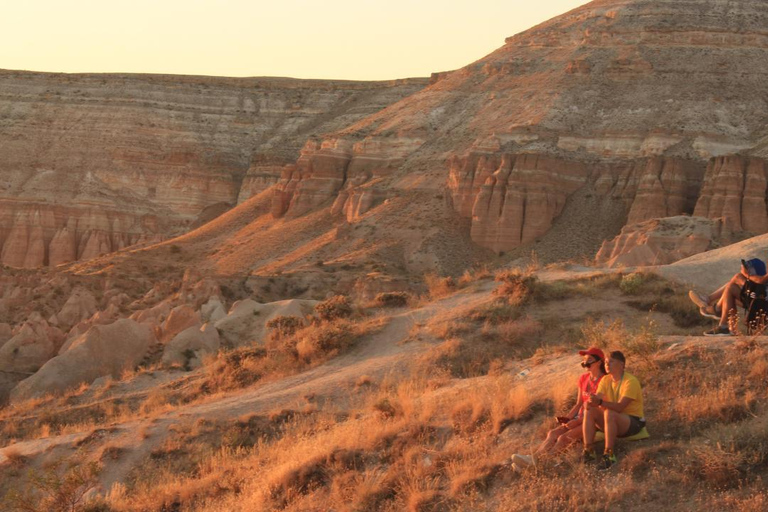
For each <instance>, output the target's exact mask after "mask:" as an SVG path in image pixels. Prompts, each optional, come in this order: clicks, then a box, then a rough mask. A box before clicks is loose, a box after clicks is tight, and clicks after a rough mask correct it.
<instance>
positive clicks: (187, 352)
mask: <svg viewBox="0 0 768 512" xmlns="http://www.w3.org/2000/svg"><path fill="white" fill-rule="evenodd" d="M219 344H220V340H219V332H218V331H217V330H216V328H215V327H214V326H213V325H211V324H208V323H207V324H204V325H203V326H202V327H201V326H199V325H198V326H193V327H190V328H188V329H186V330H184V331H182V332H180V333H179V334H178V335H177V336H176V337H174V338H173V339H172V340H171V341H170V342H168V344H167V345H166V346H165V350H163V359H162V360H163V364H165V365H168V366H171V365H181V366H186V367H189V368H198V367H199V366H201V365H202V361H203V357H205V356H206V355H207V354H215V353H216V352H217V351H218V350H219Z"/></svg>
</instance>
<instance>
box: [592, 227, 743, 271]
mask: <svg viewBox="0 0 768 512" xmlns="http://www.w3.org/2000/svg"><path fill="white" fill-rule="evenodd" d="M732 236H733V234H732V233H731V231H730V230H729V228H728V225H727V223H726V222H724V221H723V220H722V219H715V220H712V219H704V218H701V217H687V216H677V217H667V218H662V219H653V220H648V221H645V222H640V223H637V224H630V225H627V226H625V227H624V228H623V229H622V230H621V234H619V235H618V236H617V237H616V238H614V239H613V240H606V241H605V242H604V243H603V245H602V247H601V248H600V251H598V253H597V256H596V258H595V260H596V262H597V263H598V264H600V265H605V266H608V267H636V266H648V265H651V266H653V265H668V264H670V263H674V262H675V261H679V260H682V259H684V258H687V257H689V256H693V255H694V254H698V253H701V252H704V251H708V250H710V249H714V248H717V247H721V246H723V245H727V244H729V243H731V242H732Z"/></svg>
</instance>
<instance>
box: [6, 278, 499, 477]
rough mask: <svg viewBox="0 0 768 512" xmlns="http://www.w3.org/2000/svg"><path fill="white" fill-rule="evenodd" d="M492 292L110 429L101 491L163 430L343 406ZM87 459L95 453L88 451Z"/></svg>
mask: <svg viewBox="0 0 768 512" xmlns="http://www.w3.org/2000/svg"><path fill="white" fill-rule="evenodd" d="M495 286H496V284H495V283H494V282H492V281H483V282H480V283H477V284H475V285H473V286H470V287H469V288H467V289H464V290H460V291H459V292H457V293H455V294H453V295H451V296H449V297H445V298H443V299H440V300H437V301H435V302H432V303H430V304H427V305H425V306H423V307H421V308H418V309H415V310H409V309H398V310H392V315H391V317H390V320H389V322H388V323H387V324H386V325H385V326H384V327H383V328H382V329H381V330H380V331H378V332H375V333H373V334H371V335H370V336H368V337H366V338H365V339H363V340H362V341H361V342H360V343H359V344H358V345H357V347H355V348H354V349H352V350H351V351H350V352H348V353H346V354H344V355H342V356H339V357H337V358H335V359H333V360H331V361H329V362H327V363H325V364H323V365H320V366H318V367H316V368H312V369H310V370H307V371H305V372H303V373H300V374H297V375H292V376H289V377H286V378H284V379H281V380H278V381H274V382H269V383H266V384H264V385H261V386H258V387H255V388H250V389H246V390H240V391H236V392H233V393H230V394H227V395H225V396H223V397H222V398H221V399H218V400H215V401H208V402H203V403H198V404H190V405H185V406H180V407H178V408H177V409H175V410H173V411H170V412H167V413H164V414H161V415H159V416H156V417H153V418H145V419H140V420H135V421H130V422H126V423H122V424H115V425H111V426H110V427H109V429H110V430H111V431H110V432H108V433H106V434H103V435H102V436H101V439H100V443H102V444H106V443H109V444H110V445H113V446H120V447H123V448H124V449H125V452H124V453H123V454H122V455H121V456H120V458H119V459H118V460H116V461H111V460H105V461H103V463H104V468H103V471H102V473H101V476H100V479H101V485H102V489H104V490H108V489H110V488H111V486H112V485H113V484H114V483H116V482H121V481H124V480H125V478H126V477H127V475H128V474H129V472H130V471H131V470H132V469H133V468H135V467H138V466H139V465H140V464H141V462H142V461H143V460H144V459H145V458H146V457H148V456H149V455H150V453H151V452H152V450H154V449H155V448H157V447H159V446H160V445H161V444H162V443H163V442H164V441H165V439H166V438H167V436H168V435H169V432H170V430H169V427H170V426H171V425H173V424H177V423H180V422H189V421H195V420H196V419H198V418H216V419H217V420H222V419H234V418H238V417H240V416H243V415H246V414H254V413H256V414H263V413H267V412H270V411H272V410H275V409H279V408H291V407H295V406H298V405H301V404H305V403H306V401H305V400H304V397H305V396H307V395H310V394H312V395H314V396H315V397H316V399H322V400H324V401H326V403H327V402H333V401H337V400H343V399H345V398H346V396H348V394H349V391H350V390H351V389H353V388H354V386H355V383H356V382H357V380H358V379H359V378H360V377H361V376H364V375H367V376H369V377H370V378H371V379H372V380H374V381H380V380H381V379H382V378H384V377H386V376H388V375H397V374H398V373H400V372H403V371H405V370H406V369H407V368H408V365H407V364H406V363H407V362H408V361H411V360H413V358H414V357H415V356H416V355H417V354H419V353H423V352H424V351H425V350H427V349H429V347H430V346H432V344H433V342H434V340H430V339H425V338H423V337H422V339H420V340H409V338H410V335H411V334H410V333H411V330H412V328H413V326H414V325H417V324H422V323H424V322H426V321H427V320H429V319H430V318H432V317H433V316H435V315H437V314H440V313H443V312H445V311H448V310H452V309H454V308H457V307H461V308H466V307H472V306H473V305H479V304H482V303H483V302H487V301H488V300H491V298H492V296H491V295H490V294H489V292H490V291H491V290H492V289H493V288H494V287H495ZM89 434H90V431H89V432H82V433H74V434H68V435H64V436H56V437H51V438H48V439H37V440H31V441H24V442H20V443H17V444H14V445H11V446H8V447H6V448H5V449H3V450H2V451H0V464H2V463H3V462H4V460H5V456H4V455H3V452H4V451H5V450H12V451H16V452H18V453H20V454H22V455H24V456H26V457H30V458H33V457H35V456H36V455H39V454H41V453H43V452H44V451H50V450H52V449H54V448H64V447H72V449H74V445H75V444H76V443H78V442H80V441H82V440H83V439H84V438H86V437H87V436H88V435H89ZM89 449H90V450H91V456H94V452H96V451H97V450H95V449H93V447H91V448H89Z"/></svg>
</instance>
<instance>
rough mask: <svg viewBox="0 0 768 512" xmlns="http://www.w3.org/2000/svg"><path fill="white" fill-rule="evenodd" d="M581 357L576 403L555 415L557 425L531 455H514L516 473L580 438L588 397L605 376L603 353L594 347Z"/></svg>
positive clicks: (584, 352)
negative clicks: (584, 369) (566, 411)
mask: <svg viewBox="0 0 768 512" xmlns="http://www.w3.org/2000/svg"><path fill="white" fill-rule="evenodd" d="M579 355H580V356H582V358H583V360H582V362H581V366H582V368H586V370H587V371H586V372H584V373H583V374H581V375H580V376H579V381H578V393H577V397H576V404H575V405H574V406H573V407H572V408H571V410H570V411H568V414H566V415H565V416H558V417H557V422H558V423H559V425H558V426H557V427H556V428H554V429H552V430H550V431H549V432H548V433H547V438H546V439H545V440H544V442H542V443H541V444H540V445H539V447H538V448H537V449H536V451H535V452H533V453H532V454H531V455H520V454H517V453H516V454H514V455H513V456H512V459H511V461H512V467H513V469H515V470H516V471H518V470H520V469H522V468H523V467H525V466H530V465H532V464H534V461H535V460H536V459H538V458H542V457H546V456H548V455H552V454H555V453H560V452H562V451H563V450H565V449H566V448H568V447H569V446H570V445H572V444H573V443H575V442H577V441H578V440H579V439H580V438H581V435H582V433H581V423H582V420H583V419H584V412H583V411H584V406H585V404H586V403H587V400H589V396H590V395H591V394H593V393H596V392H597V389H598V385H599V384H600V381H601V380H602V378H603V377H604V376H605V374H606V372H605V354H603V351H602V350H600V349H599V348H597V347H590V348H589V349H587V350H579Z"/></svg>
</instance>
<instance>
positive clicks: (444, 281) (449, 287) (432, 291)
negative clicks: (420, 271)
mask: <svg viewBox="0 0 768 512" xmlns="http://www.w3.org/2000/svg"><path fill="white" fill-rule="evenodd" d="M424 284H425V285H426V286H427V290H428V291H429V296H430V298H432V299H439V298H441V297H445V296H446V295H450V294H451V293H453V292H455V291H456V290H457V289H458V287H457V284H456V281H455V280H454V279H453V278H452V277H450V276H447V277H440V276H438V275H437V274H426V275H425V276H424Z"/></svg>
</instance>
